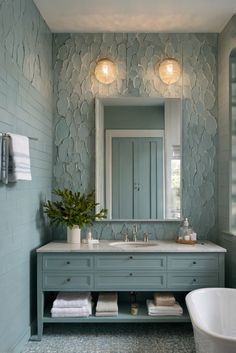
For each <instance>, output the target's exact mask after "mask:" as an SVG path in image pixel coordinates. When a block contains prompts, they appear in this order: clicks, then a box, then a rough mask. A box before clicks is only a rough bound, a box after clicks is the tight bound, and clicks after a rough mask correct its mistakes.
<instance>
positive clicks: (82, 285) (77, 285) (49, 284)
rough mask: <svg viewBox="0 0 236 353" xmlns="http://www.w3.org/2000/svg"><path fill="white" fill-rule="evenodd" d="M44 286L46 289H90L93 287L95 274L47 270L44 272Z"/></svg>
mask: <svg viewBox="0 0 236 353" xmlns="http://www.w3.org/2000/svg"><path fill="white" fill-rule="evenodd" d="M43 288H44V289H45V290H47V289H50V290H68V289H73V290H82V289H83V290H90V289H92V288H93V275H92V274H90V273H79V274H71V272H68V273H63V274H60V273H55V272H48V273H47V272H45V273H44V274H43Z"/></svg>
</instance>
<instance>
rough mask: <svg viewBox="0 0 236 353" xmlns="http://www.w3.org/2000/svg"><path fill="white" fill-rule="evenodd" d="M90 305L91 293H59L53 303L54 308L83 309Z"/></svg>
mask: <svg viewBox="0 0 236 353" xmlns="http://www.w3.org/2000/svg"><path fill="white" fill-rule="evenodd" d="M90 303H91V293H90V292H59V293H58V295H57V297H56V299H55V300H54V302H53V308H81V307H83V306H86V305H89V304H90Z"/></svg>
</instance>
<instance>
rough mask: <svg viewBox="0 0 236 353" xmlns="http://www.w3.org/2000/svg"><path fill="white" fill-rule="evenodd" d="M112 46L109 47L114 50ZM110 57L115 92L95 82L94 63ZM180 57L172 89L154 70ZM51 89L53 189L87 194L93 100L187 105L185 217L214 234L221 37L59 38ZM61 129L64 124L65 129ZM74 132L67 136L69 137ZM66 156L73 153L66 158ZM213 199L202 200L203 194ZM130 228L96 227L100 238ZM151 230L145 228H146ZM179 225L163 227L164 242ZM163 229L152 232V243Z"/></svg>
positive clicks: (90, 184) (110, 35) (91, 167)
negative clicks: (167, 100) (145, 99)
mask: <svg viewBox="0 0 236 353" xmlns="http://www.w3.org/2000/svg"><path fill="white" fill-rule="evenodd" d="M111 43H112V44H111ZM106 56H107V57H109V58H111V59H112V60H114V61H115V62H116V64H117V69H118V77H117V80H115V81H114V82H113V83H112V84H110V85H102V84H100V83H98V81H97V80H96V78H95V76H94V68H95V64H96V61H97V59H99V58H101V57H106ZM168 56H171V57H175V58H177V59H178V60H179V62H180V64H181V66H182V72H183V73H182V77H181V78H180V80H179V81H178V82H177V83H176V84H174V85H171V86H167V85H165V84H164V83H163V82H162V81H161V80H160V78H159V76H158V75H157V74H156V71H155V66H156V63H157V62H159V61H160V60H162V59H163V58H165V57H168ZM53 57H54V62H53V65H54V68H55V76H54V87H55V102H56V107H57V111H56V114H55V125H56V138H55V152H56V155H55V160H54V187H70V188H72V189H73V190H81V191H82V192H83V191H89V190H91V189H94V185H95V170H94V166H95V159H94V155H95V153H94V151H95V133H94V132H95V131H94V129H95V111H94V98H95V97H96V96H130V95H132V96H157V97H181V98H183V214H184V215H185V216H187V217H189V218H190V220H191V223H192V225H193V227H194V228H195V229H196V231H197V232H198V234H199V236H200V237H201V238H207V237H213V236H214V235H215V230H216V228H215V227H216V192H217V189H216V148H215V147H216V133H217V122H216V121H217V120H216V119H217V92H216V89H217V85H216V84H217V35H216V34H158V33H148V34H147V33H122V34H113V33H106V34H71V35H63V34H55V35H54V53H53ZM62 121H63V122H62ZM68 131H69V134H68ZM68 149H69V151H70V152H69V153H68ZM206 189H207V190H208V189H209V192H206V193H204V190H206ZM123 226H125V224H124V225H123V224H121V225H118V224H117V223H114V222H109V223H108V224H107V225H105V224H104V225H102V226H101V225H96V226H94V232H95V233H96V234H97V235H98V236H101V237H105V238H109V236H110V237H111V230H112V229H113V232H115V233H119V231H120V228H122V227H123ZM146 226H147V227H148V226H149V225H148V224H147V225H146ZM173 227H175V231H176V229H177V228H178V223H177V222H175V223H174V226H173V224H170V223H168V222H166V223H165V232H166V233H165V234H163V232H162V231H161V234H162V237H164V238H165V237H167V238H168V237H170V234H171V237H173V236H174V233H175V232H174V231H173ZM160 228H161V229H163V223H160V224H159V223H154V224H153V225H152V232H153V237H156V236H157V234H158V233H159V232H160Z"/></svg>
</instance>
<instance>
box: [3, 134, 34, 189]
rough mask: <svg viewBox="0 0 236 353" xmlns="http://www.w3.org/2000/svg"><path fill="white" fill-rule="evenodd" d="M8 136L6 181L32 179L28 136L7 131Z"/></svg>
mask: <svg viewBox="0 0 236 353" xmlns="http://www.w3.org/2000/svg"><path fill="white" fill-rule="evenodd" d="M7 135H9V136H10V143H9V165H8V181H9V182H15V181H17V180H32V177H31V170H30V154H29V138H28V137H26V136H22V135H16V134H11V133H7Z"/></svg>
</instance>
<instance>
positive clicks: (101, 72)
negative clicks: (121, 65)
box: [95, 58, 117, 85]
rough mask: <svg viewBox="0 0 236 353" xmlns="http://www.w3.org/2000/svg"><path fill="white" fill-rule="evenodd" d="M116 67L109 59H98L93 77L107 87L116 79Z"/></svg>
mask: <svg viewBox="0 0 236 353" xmlns="http://www.w3.org/2000/svg"><path fill="white" fill-rule="evenodd" d="M116 74H117V72H116V65H115V64H114V63H113V61H111V60H110V59H106V58H104V59H100V60H98V61H97V63H96V68H95V76H96V79H97V80H98V81H99V82H101V83H104V84H105V85H108V84H110V83H112V82H113V81H114V80H115V79H116Z"/></svg>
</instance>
